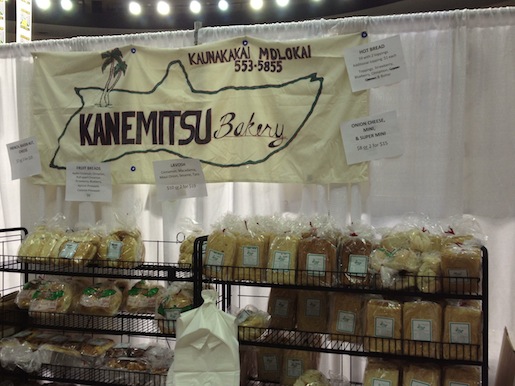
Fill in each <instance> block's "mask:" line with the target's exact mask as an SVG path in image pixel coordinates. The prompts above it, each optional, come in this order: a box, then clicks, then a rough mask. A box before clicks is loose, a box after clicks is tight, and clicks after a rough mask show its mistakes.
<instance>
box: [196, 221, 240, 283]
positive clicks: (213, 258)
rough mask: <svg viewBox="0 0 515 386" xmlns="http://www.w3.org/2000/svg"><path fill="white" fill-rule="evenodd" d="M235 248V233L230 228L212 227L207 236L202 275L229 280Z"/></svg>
mask: <svg viewBox="0 0 515 386" xmlns="http://www.w3.org/2000/svg"><path fill="white" fill-rule="evenodd" d="M236 248H237V241H236V235H235V234H234V233H233V232H232V231H231V230H229V229H225V228H223V229H214V230H213V231H212V232H211V233H210V234H209V235H208V237H207V244H206V255H205V261H204V275H205V276H206V277H209V278H214V279H220V280H231V279H232V266H233V265H234V257H235V255H236Z"/></svg>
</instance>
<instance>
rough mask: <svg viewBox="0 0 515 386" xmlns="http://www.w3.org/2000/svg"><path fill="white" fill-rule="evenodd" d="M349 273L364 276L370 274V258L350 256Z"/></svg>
mask: <svg viewBox="0 0 515 386" xmlns="http://www.w3.org/2000/svg"><path fill="white" fill-rule="evenodd" d="M347 272H349V273H351V274H355V275H361V276H364V275H365V274H366V273H367V272H368V256H365V255H350V256H349V265H348V267H347Z"/></svg>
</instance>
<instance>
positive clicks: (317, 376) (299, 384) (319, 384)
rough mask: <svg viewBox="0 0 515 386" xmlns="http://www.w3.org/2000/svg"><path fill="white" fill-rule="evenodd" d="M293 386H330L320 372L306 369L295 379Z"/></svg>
mask: <svg viewBox="0 0 515 386" xmlns="http://www.w3.org/2000/svg"><path fill="white" fill-rule="evenodd" d="M293 386H331V383H330V382H329V379H328V378H327V377H326V376H325V375H324V373H322V372H321V371H320V370H315V369H308V370H306V371H304V374H302V375H301V376H300V377H299V378H297V380H296V381H295V383H294V384H293Z"/></svg>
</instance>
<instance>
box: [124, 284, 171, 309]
mask: <svg viewBox="0 0 515 386" xmlns="http://www.w3.org/2000/svg"><path fill="white" fill-rule="evenodd" d="M165 292H166V291H165V288H164V287H163V286H162V285H160V284H157V283H151V282H148V281H147V280H140V281H138V282H137V283H135V284H134V285H133V286H132V287H131V288H130V289H129V291H128V293H127V300H126V303H125V310H126V311H127V312H130V313H133V314H153V313H154V312H155V311H156V307H157V304H158V302H159V301H160V300H161V298H162V297H163V296H164V294H165Z"/></svg>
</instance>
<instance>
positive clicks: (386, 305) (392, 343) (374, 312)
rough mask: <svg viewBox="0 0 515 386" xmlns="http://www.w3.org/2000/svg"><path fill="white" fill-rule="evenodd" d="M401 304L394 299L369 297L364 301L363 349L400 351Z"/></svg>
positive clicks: (386, 351) (384, 351)
mask: <svg viewBox="0 0 515 386" xmlns="http://www.w3.org/2000/svg"><path fill="white" fill-rule="evenodd" d="M401 332H402V304H401V303H400V302H398V301H396V300H386V299H370V300H368V301H367V303H366V316H365V350H367V351H370V352H383V353H391V354H400V353H401V352H402V344H401V338H402V333H401Z"/></svg>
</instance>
